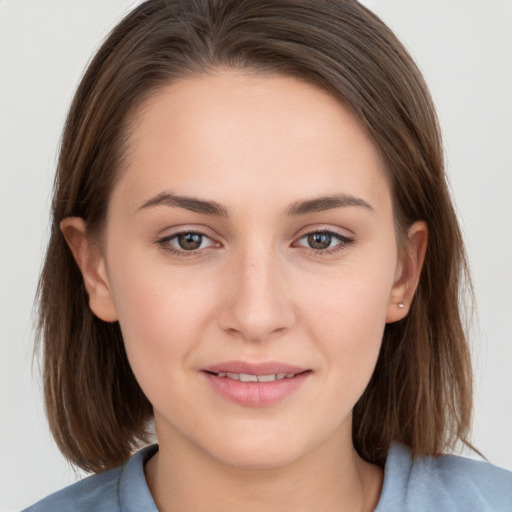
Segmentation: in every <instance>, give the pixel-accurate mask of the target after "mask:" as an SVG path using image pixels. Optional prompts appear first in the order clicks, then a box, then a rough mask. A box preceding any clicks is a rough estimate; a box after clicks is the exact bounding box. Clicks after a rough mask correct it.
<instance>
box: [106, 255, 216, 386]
mask: <svg viewBox="0 0 512 512" xmlns="http://www.w3.org/2000/svg"><path fill="white" fill-rule="evenodd" d="M143 261H144V260H143V259H142V257H140V258H137V255H136V254H135V255H134V256H130V258H129V259H125V260H124V261H122V262H121V261H119V262H118V264H117V265H116V266H115V270H113V271H112V272H111V283H112V290H113V294H114V301H115V304H116V308H117V312H118V316H119V324H120V326H121V331H122V333H123V339H124V343H125V347H126V352H127V355H128V359H129V361H130V365H131V366H132V369H133V372H134V374H135V376H136V378H137V380H138V381H139V383H140V385H141V387H142V388H143V389H144V391H145V393H146V394H147V395H148V396H151V395H152V394H153V393H154V392H155V389H156V388H159V387H163V388H168V384H169V381H172V379H173V376H174V375H177V370H178V369H183V368H184V367H187V364H188V362H189V359H188V355H189V354H190V353H191V352H193V350H194V348H195V346H196V345H197V344H198V343H199V340H200V338H201V336H202V335H203V333H204V331H205V330H206V329H208V328H209V327H208V326H209V324H210V319H211V316H212V311H211V301H210V300H209V299H208V297H210V296H211V293H210V290H212V289H214V288H215V283H214V282H213V281H212V280H211V279H210V281H207V280H205V279H201V278H200V276H198V279H193V280H191V279H190V274H189V271H188V272H187V271H185V270H180V269H176V267H174V268H172V271H171V267H170V266H167V265H162V263H161V262H159V264H158V265H156V264H154V263H153V262H151V261H146V262H145V263H141V262H143ZM205 283H208V285H207V286H206V285H205Z"/></svg>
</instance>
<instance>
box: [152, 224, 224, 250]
mask: <svg viewBox="0 0 512 512" xmlns="http://www.w3.org/2000/svg"><path fill="white" fill-rule="evenodd" d="M184 234H194V235H200V236H201V237H203V238H207V239H209V240H210V241H211V242H212V244H211V245H209V246H208V247H201V248H198V249H194V250H189V251H187V250H186V249H180V248H177V247H174V246H172V245H171V244H170V241H171V240H173V239H176V238H177V237H178V236H180V235H184ZM155 243H156V245H158V246H159V247H160V248H161V249H162V250H164V251H166V252H168V253H170V254H172V255H175V256H179V257H194V256H200V255H201V254H203V251H205V250H208V249H210V248H212V247H221V246H222V244H221V243H220V242H217V241H215V240H214V239H213V237H212V236H210V235H208V234H206V233H205V232H204V230H201V229H197V228H192V227H182V228H179V229H177V230H176V231H172V232H171V233H169V234H166V235H163V236H160V237H159V238H158V239H157V240H155Z"/></svg>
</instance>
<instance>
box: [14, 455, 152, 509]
mask: <svg viewBox="0 0 512 512" xmlns="http://www.w3.org/2000/svg"><path fill="white" fill-rule="evenodd" d="M156 450H157V447H156V446H148V447H146V448H144V449H143V450H141V451H139V452H137V453H136V454H135V455H133V456H132V457H131V458H130V460H129V461H128V462H127V463H126V464H124V465H123V466H120V467H118V468H115V469H111V470H110V471H105V472H104V473H100V474H98V475H92V476H89V477H87V478H84V479H83V480H81V481H80V482H77V483H75V484H72V485H70V486H68V487H66V488H64V489H62V490H60V491H57V492H56V493H54V494H51V495H50V496H47V497H46V498H44V499H43V500H41V501H39V502H37V503H36V504H35V505H32V506H31V507H29V508H27V509H25V510H24V511H23V512H54V511H57V510H58V511H59V512H71V511H72V512H86V511H87V512H121V511H123V512H131V511H132V510H145V511H148V512H153V511H154V512H157V509H156V506H155V504H154V502H153V499H152V497H151V494H150V492H149V489H148V487H147V484H146V480H145V477H144V462H145V461H146V460H148V459H149V457H151V456H152V455H153V454H154V453H155V452H156Z"/></svg>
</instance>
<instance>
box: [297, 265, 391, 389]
mask: <svg viewBox="0 0 512 512" xmlns="http://www.w3.org/2000/svg"><path fill="white" fill-rule="evenodd" d="M394 267H395V265H394V260H393V259H392V258H390V260H389V262H388V263H387V264H386V263H385V262H383V261H382V260H379V259H377V258H375V259H372V260H368V261H366V262H365V264H361V265H348V266H346V267H345V268H343V269H342V270H340V271H339V272H337V273H336V274H335V275H333V276H332V278H331V279H326V280H324V282H323V286H321V287H310V288H309V291H308V292H306V290H304V291H303V297H304V301H303V307H302V312H301V316H302V317H303V318H305V319H306V320H305V325H306V326H307V329H308V335H309V337H310V338H311V339H314V340H316V341H317V344H318V345H319V346H321V350H322V353H323V355H324V357H325V363H326V366H327V367H328V368H330V369H331V370H333V371H331V373H330V375H331V378H333V379H338V383H339V385H341V386H344V387H345V386H346V387H349V388H352V389H353V390H354V392H355V393H356V394H357V393H362V391H363V390H364V388H365V387H366V385H367V383H368V381H369V379H370V377H371V374H372V372H373V369H374V367H375V363H376V361H377V357H378V354H379V350H380V347H381V343H382V335H383V332H384V327H385V324H386V312H387V308H388V301H389V295H390V291H391V288H392V285H393V279H394ZM355 398H356V399H357V398H358V396H357V397H355Z"/></svg>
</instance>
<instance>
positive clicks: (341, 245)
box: [292, 228, 355, 256]
mask: <svg viewBox="0 0 512 512" xmlns="http://www.w3.org/2000/svg"><path fill="white" fill-rule="evenodd" d="M315 233H321V234H327V235H329V236H331V237H333V238H335V239H337V240H338V243H337V244H336V245H334V246H333V247H327V248H325V249H315V248H313V247H307V246H306V245H302V244H298V242H299V241H300V240H303V239H304V238H306V237H308V236H310V235H313V234H315ZM354 241H355V240H354V238H353V237H350V236H347V235H344V234H342V233H339V232H338V231H336V230H334V229H332V228H316V229H310V230H309V231H306V232H303V233H302V234H301V235H300V236H298V237H297V238H295V241H294V243H293V244H292V245H294V246H295V247H302V248H304V249H307V250H309V251H313V252H314V253H315V254H318V255H322V256H327V255H329V254H333V253H336V252H338V251H342V250H344V249H346V248H347V246H348V245H351V244H353V243H354Z"/></svg>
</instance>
